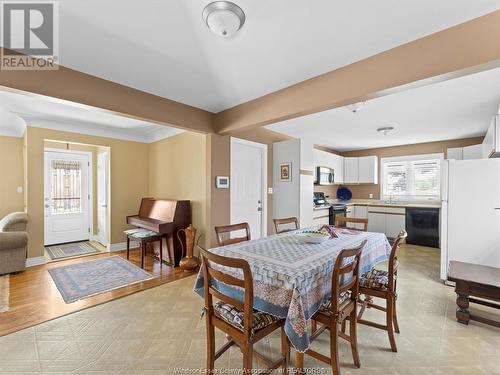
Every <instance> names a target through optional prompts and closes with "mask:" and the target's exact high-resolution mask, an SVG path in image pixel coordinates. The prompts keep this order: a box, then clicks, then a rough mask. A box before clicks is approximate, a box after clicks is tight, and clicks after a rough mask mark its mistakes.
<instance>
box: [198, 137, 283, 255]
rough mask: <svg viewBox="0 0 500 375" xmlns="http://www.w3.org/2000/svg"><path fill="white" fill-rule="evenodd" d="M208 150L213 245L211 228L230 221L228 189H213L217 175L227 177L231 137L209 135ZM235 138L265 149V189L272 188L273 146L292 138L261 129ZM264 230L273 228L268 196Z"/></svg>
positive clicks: (271, 231)
mask: <svg viewBox="0 0 500 375" xmlns="http://www.w3.org/2000/svg"><path fill="white" fill-rule="evenodd" d="M208 137H209V138H208V139H209V142H208V149H209V151H210V156H209V157H210V162H211V164H210V171H209V173H208V176H209V178H210V179H209V181H208V183H207V184H208V186H209V187H210V193H209V194H210V200H209V201H210V208H209V212H210V217H209V229H210V232H211V245H215V244H216V238H215V232H214V229H213V228H214V226H217V225H227V224H229V221H230V211H229V207H230V206H229V204H230V202H229V201H230V197H229V189H217V188H216V187H215V177H216V176H229V171H230V137H229V136H220V135H215V134H210V135H209V136H208ZM234 137H236V138H241V139H246V140H249V141H253V142H258V143H263V144H266V145H267V146H268V148H267V186H268V187H272V186H273V143H274V142H279V141H285V140H288V139H291V137H289V136H287V135H285V134H280V133H276V132H273V131H271V130H268V129H264V128H257V129H253V130H250V131H245V132H240V133H237V134H235V135H234ZM267 231H268V233H269V234H271V233H274V225H273V199H272V195H268V196H267Z"/></svg>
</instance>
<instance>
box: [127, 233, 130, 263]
mask: <svg viewBox="0 0 500 375" xmlns="http://www.w3.org/2000/svg"><path fill="white" fill-rule="evenodd" d="M129 259H130V237H129V236H127V260H129Z"/></svg>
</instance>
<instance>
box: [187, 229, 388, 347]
mask: <svg viewBox="0 0 500 375" xmlns="http://www.w3.org/2000/svg"><path fill="white" fill-rule="evenodd" d="M319 228H320V226H313V227H309V228H303V229H299V230H295V231H290V232H286V233H280V234H276V235H271V236H268V237H263V238H259V239H255V240H250V241H245V242H240V243H235V244H231V245H226V246H220V247H215V248H212V249H210V250H209V251H210V252H212V253H214V254H218V255H221V256H225V257H230V258H240V259H244V260H246V261H247V262H248V264H249V266H250V269H251V271H252V278H253V294H254V298H253V308H254V309H255V310H258V311H262V312H265V313H268V314H271V315H273V316H277V317H280V318H283V319H285V332H286V335H287V336H288V339H289V340H290V343H291V344H292V346H293V347H294V348H295V349H296V350H297V351H298V352H300V353H303V352H305V351H306V350H307V349H308V348H309V345H310V337H309V336H310V334H309V333H308V330H307V322H308V320H309V319H310V318H311V317H312V316H313V315H314V314H315V313H316V312H317V311H318V310H319V308H320V306H321V305H322V304H323V303H325V302H327V301H329V299H330V295H331V286H332V285H331V284H332V273H333V268H334V265H335V261H336V258H337V256H338V254H339V253H340V251H341V250H342V249H345V248H352V247H355V246H357V245H359V244H360V243H361V242H362V241H363V240H365V239H366V240H367V243H366V245H365V247H364V248H363V251H362V253H361V259H360V269H359V272H360V275H362V274H364V273H365V272H367V271H369V270H370V269H371V268H372V267H373V266H374V265H375V264H376V263H379V262H382V261H385V260H387V259H388V258H389V254H390V251H391V246H390V244H389V242H388V240H387V237H386V236H385V234H384V233H373V232H362V231H357V230H351V229H346V228H334V233H335V235H336V237H334V238H329V239H327V240H325V241H323V242H321V243H315V244H313V243H306V242H304V241H303V240H302V239H300V236H297V235H296V234H297V233H298V232H302V231H304V230H318V229H319ZM220 268H221V271H224V272H226V273H229V274H231V275H232V276H234V277H238V278H240V279H241V278H243V275H242V273H241V270H236V269H233V268H227V267H225V266H220ZM212 281H213V283H214V284H217V285H213V286H214V287H215V288H217V289H219V291H220V292H222V293H224V294H226V295H228V296H230V297H232V298H236V299H238V300H240V301H243V297H244V292H243V289H241V288H238V287H234V286H229V285H226V284H223V283H221V282H219V281H216V280H212ZM203 283H204V278H203V273H202V271H201V270H200V272H199V273H198V276H197V278H196V281H195V285H194V288H193V290H194V292H196V293H197V294H198V295H200V296H201V297H203V294H204V289H203Z"/></svg>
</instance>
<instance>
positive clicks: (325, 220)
mask: <svg viewBox="0 0 500 375" xmlns="http://www.w3.org/2000/svg"><path fill="white" fill-rule="evenodd" d="M323 224H326V225H329V224H330V215H329V210H328V208H324V209H321V210H314V212H313V225H323Z"/></svg>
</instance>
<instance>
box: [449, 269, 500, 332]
mask: <svg viewBox="0 0 500 375" xmlns="http://www.w3.org/2000/svg"><path fill="white" fill-rule="evenodd" d="M448 280H450V281H454V282H455V292H456V293H457V306H458V307H457V313H456V317H457V321H458V322H459V323H462V324H469V320H475V321H478V322H481V323H484V324H489V325H492V326H494V327H498V328H500V321H496V320H492V319H487V318H484V317H481V316H477V315H473V314H471V313H470V311H469V303H471V302H472V303H476V304H479V305H483V306H488V307H491V308H494V309H500V268H495V267H488V266H481V265H478V264H471V263H464V262H457V261H451V262H450V269H449V271H448ZM471 296H474V297H479V298H480V299H478V298H474V297H471Z"/></svg>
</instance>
